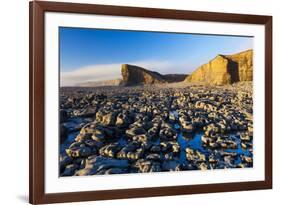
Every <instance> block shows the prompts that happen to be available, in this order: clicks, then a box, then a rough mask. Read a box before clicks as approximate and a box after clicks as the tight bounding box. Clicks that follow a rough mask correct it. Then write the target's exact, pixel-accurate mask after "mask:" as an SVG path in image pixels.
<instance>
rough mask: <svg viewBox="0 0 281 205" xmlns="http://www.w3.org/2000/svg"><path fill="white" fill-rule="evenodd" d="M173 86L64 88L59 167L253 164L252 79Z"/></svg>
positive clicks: (99, 170)
mask: <svg viewBox="0 0 281 205" xmlns="http://www.w3.org/2000/svg"><path fill="white" fill-rule="evenodd" d="M170 86H172V85H164V86H163V85H162V86H160V87H157V86H149V85H146V86H137V87H136V86H132V87H126V86H124V87H123V86H121V87H120V86H118V87H116V88H112V87H111V88H90V89H89V88H62V89H61V96H60V99H61V101H60V110H64V111H65V114H67V117H66V118H65V119H64V120H65V121H63V123H61V125H63V126H64V128H66V129H65V130H63V129H62V130H61V131H63V132H61V133H60V138H61V139H62V141H61V145H62V146H61V150H60V153H65V152H66V153H68V154H65V155H66V157H64V159H63V158H62V159H60V173H61V174H62V173H63V172H64V171H65V168H66V166H68V165H71V164H73V165H74V166H75V167H76V165H77V166H78V168H77V169H72V168H73V167H72V166H69V167H68V169H67V170H68V171H67V173H65V174H64V175H71V174H73V170H74V175H88V174H122V173H136V172H151V171H179V170H206V169H225V168H242V167H252V166H253V109H252V105H253V100H252V87H251V86H252V85H251V84H233V85H231V86H220V87H216V86H210V87H205V86H201V85H186V86H184V87H182V88H181V87H175V88H174V87H170ZM64 111H63V112H64ZM83 114H85V115H83ZM88 114H89V115H88ZM62 115H64V114H63V113H62ZM87 116H88V117H87ZM64 131H66V132H64ZM74 137H75V141H74V140H73V138H74ZM65 139H67V140H65ZM69 143H71V144H70V145H69ZM96 155H97V156H96ZM96 157H102V159H103V160H101V159H99V160H97V161H98V162H99V163H97V164H95V163H96V160H94V159H95V158H96ZM109 160H124V161H126V163H127V166H124V167H116V166H114V165H112V167H107V166H105V165H104V164H108V163H109V164H111V161H109ZM89 161H91V163H89ZM113 164H114V163H113ZM104 167H106V168H104ZM93 170H94V171H93Z"/></svg>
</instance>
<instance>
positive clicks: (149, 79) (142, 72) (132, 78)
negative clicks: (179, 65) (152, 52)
mask: <svg viewBox="0 0 281 205" xmlns="http://www.w3.org/2000/svg"><path fill="white" fill-rule="evenodd" d="M121 74H122V77H123V80H122V83H123V84H124V85H138V84H141V85H152V84H159V83H166V81H165V80H164V79H163V78H162V75H161V74H160V73H157V72H153V71H150V70H147V69H144V68H142V67H138V66H135V65H129V64H123V65H122V68H121Z"/></svg>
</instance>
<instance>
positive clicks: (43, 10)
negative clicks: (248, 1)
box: [30, 1, 272, 204]
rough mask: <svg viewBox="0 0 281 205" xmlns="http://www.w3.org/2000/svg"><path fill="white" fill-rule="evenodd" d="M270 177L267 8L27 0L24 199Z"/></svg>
mask: <svg viewBox="0 0 281 205" xmlns="http://www.w3.org/2000/svg"><path fill="white" fill-rule="evenodd" d="M271 187H272V17H271V16H259V15H245V14H243V15H242V14H226V13H211V12H199V11H184V10H168V9H154V8H135V7H119V6H104V5H91V4H74V3H58V2H41V1H34V2H30V203H34V204H38V203H56V202H74V201H87V200H104V199H119V198H133V197H152V196H165V195H179V194H196V193H210V192H225V191H240V190H254V189H270V188H271Z"/></svg>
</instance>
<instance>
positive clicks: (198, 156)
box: [185, 148, 206, 162]
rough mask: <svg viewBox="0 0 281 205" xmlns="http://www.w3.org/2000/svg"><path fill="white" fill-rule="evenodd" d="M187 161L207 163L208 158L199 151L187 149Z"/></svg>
mask: <svg viewBox="0 0 281 205" xmlns="http://www.w3.org/2000/svg"><path fill="white" fill-rule="evenodd" d="M185 151H186V159H187V160H189V161H196V162H205V161H206V156H205V155H204V154H203V153H201V152H200V151H198V150H194V149H191V148H186V150H185Z"/></svg>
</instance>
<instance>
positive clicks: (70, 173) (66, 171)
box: [61, 164, 79, 176]
mask: <svg viewBox="0 0 281 205" xmlns="http://www.w3.org/2000/svg"><path fill="white" fill-rule="evenodd" d="M78 168H79V166H78V165H77V164H69V165H67V166H66V167H65V169H64V171H63V173H62V174H61V176H73V175H74V173H75V171H76V170H77V169H78Z"/></svg>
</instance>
